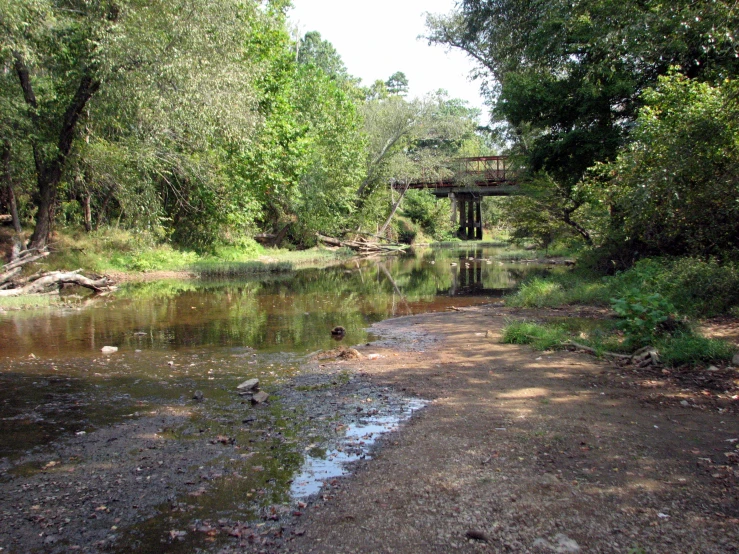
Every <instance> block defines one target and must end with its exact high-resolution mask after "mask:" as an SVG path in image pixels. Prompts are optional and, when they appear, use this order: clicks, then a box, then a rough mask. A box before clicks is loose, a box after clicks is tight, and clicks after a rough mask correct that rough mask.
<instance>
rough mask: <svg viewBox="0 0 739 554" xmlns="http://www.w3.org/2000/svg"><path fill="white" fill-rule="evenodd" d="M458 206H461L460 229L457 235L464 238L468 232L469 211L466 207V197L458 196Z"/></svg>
mask: <svg viewBox="0 0 739 554" xmlns="http://www.w3.org/2000/svg"><path fill="white" fill-rule="evenodd" d="M457 198H458V202H457V203H458V204H459V229H458V230H457V234H458V235H459V236H460V238H462V237H463V236H464V235H465V233H466V232H467V229H466V227H467V209H466V207H465V203H466V200H467V199H466V198H465V197H464V196H461V195H460V196H458V197H457Z"/></svg>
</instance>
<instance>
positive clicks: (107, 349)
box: [100, 346, 118, 354]
mask: <svg viewBox="0 0 739 554" xmlns="http://www.w3.org/2000/svg"><path fill="white" fill-rule="evenodd" d="M100 351H101V352H102V353H103V354H113V353H114V352H118V347H117V346H103V347H102V348H101V349H100Z"/></svg>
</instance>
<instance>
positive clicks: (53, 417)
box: [0, 248, 534, 552]
mask: <svg viewBox="0 0 739 554" xmlns="http://www.w3.org/2000/svg"><path fill="white" fill-rule="evenodd" d="M499 253H500V250H496V249H489V248H478V249H464V250H459V249H435V250H426V251H423V252H418V253H416V254H414V255H409V256H404V257H398V258H390V259H385V260H383V261H365V262H352V263H349V264H346V265H345V266H340V267H333V268H329V269H322V270H305V271H300V272H296V273H294V274H287V275H278V276H272V277H269V278H261V279H249V280H243V281H229V282H208V281H187V282H156V283H146V284H138V285H134V286H130V287H128V288H125V289H123V290H121V291H120V292H119V293H117V294H116V296H115V297H111V298H108V299H104V300H102V301H98V302H92V303H87V304H85V305H83V304H80V305H79V306H76V307H72V308H67V309H64V310H51V311H39V312H6V313H1V314H0V482H8V481H10V482H12V481H13V480H14V479H22V478H24V477H26V476H33V475H35V473H36V472H38V471H39V468H40V467H43V465H42V462H40V461H39V460H43V461H45V458H44V456H45V455H46V453H47V452H49V451H50V448H51V449H52V450H56V451H57V452H61V450H59V448H60V447H59V446H58V445H59V444H61V443H60V442H59V441H60V440H61V441H64V439H65V437H72V438H75V440H81V438H84V437H85V436H87V435H90V434H93V433H94V432H95V431H96V430H101V429H107V428H110V426H111V425H114V424H116V425H118V424H124V422H127V421H134V420H139V419H141V418H146V417H147V415H148V414H152V413H154V411H156V410H161V409H162V407H172V408H173V409H187V410H190V412H189V416H188V417H187V418H184V419H183V421H182V422H181V423H180V424H179V426H177V427H175V428H172V429H170V430H166V432H165V433H162V436H164V435H166V434H167V433H169V434H170V435H171V437H170V438H172V437H174V438H176V439H177V440H178V441H182V443H183V445H185V443H188V442H189V443H192V442H193V441H194V440H195V439H198V440H199V439H200V438H208V439H209V443H220V442H224V441H228V444H227V446H228V447H229V448H230V447H231V446H233V448H239V445H243V446H242V447H241V448H242V449H241V450H239V452H240V454H238V456H236V454H234V453H232V454H230V456H234V457H233V458H232V457H229V458H228V460H230V461H227V462H226V463H225V466H224V467H226V469H223V468H221V470H219V471H218V472H216V474H218V475H222V474H223V473H224V472H225V473H233V474H237V473H241V474H244V473H248V472H249V471H251V470H253V468H254V467H259V468H261V469H260V470H259V472H258V475H257V474H254V473H253V472H252V474H253V475H255V476H256V477H254V478H255V479H256V481H253V482H252V481H250V480H247V481H244V482H243V485H242V486H241V487H240V488H236V489H235V488H234V486H233V484H232V483H230V484H229V483H225V482H221V483H220V484H218V483H216V484H215V485H214V486H213V487H211V489H209V492H208V493H207V494H206V493H203V494H199V495H197V500H192V499H191V500H190V504H188V505H187V506H188V508H187V510H184V512H187V513H185V514H184V515H183V516H182V517H181V518H180V520H179V521H174V520H173V517H172V516H171V515H168V516H167V518H164V516H163V515H157V513H155V512H151V513H144V514H141V515H140V516H139V517H138V520H143V521H145V523H143V524H137V525H136V526H133V527H132V528H130V529H129V530H128V533H129V538H130V537H134V538H135V542H136V544H138V545H140V547H139V548H137V549H136V551H139V552H148V551H152V552H154V551H157V552H158V551H171V552H175V551H183V552H186V551H191V549H192V548H193V543H192V542H191V540H190V539H189V538H188V539H187V540H183V539H182V537H179V536H175V537H174V538H172V537H169V539H168V540H169V541H170V542H171V544H170V545H169V546H168V547H167V548H164V547H163V546H162V544H161V541H160V538H161V536H162V533H165V532H166V529H168V528H171V527H173V526H175V527H176V526H177V525H179V526H180V527H184V526H185V525H187V524H189V523H191V522H192V520H193V517H195V515H197V514H200V515H201V516H203V517H204V514H207V513H213V512H218V513H220V514H225V515H227V516H229V517H238V518H241V519H244V520H248V519H249V518H254V517H256V516H257V515H258V514H259V513H260V512H259V510H260V509H264V507H265V506H268V505H273V504H275V503H280V502H281V503H283V504H284V503H285V502H289V499H290V493H291V483H292V495H293V497H300V496H304V495H306V494H310V493H312V492H315V491H316V490H318V487H319V486H320V482H321V479H322V478H325V477H329V476H330V475H329V473H330V472H333V474H341V473H342V471H343V469H341V467H340V462H343V461H351V460H353V459H357V458H359V457H364V456H366V455H367V450H366V448H359V449H354V451H353V453H349V454H347V452H349V451H350V450H351V449H348V450H347V448H345V447H346V444H348V443H346V441H350V442H351V441H352V440H355V439H356V437H354V434H357V433H359V434H360V438H361V437H363V439H362V440H355V442H356V443H357V444H359V443H361V444H362V445H365V446H367V447H368V446H369V445H371V444H372V442H374V440H375V438H376V437H377V436H378V435H379V434H381V433H382V432H384V430H390V429H392V428H394V426H395V425H396V424H397V422H399V421H401V420H402V419H403V418H404V417H407V415H408V413H409V412H408V406H409V405H410V406H412V405H413V403H412V402H411V401H410V400H409V399H403V398H400V397H396V396H393V394H392V393H388V392H387V391H385V392H382V391H375V390H371V389H368V388H366V387H365V385H363V384H361V383H357V382H354V381H353V378H351V379H349V378H348V377H347V376H344V375H340V376H338V377H337V376H329V377H326V378H323V380H321V379H322V378H320V377H319V378H317V379H318V380H317V381H315V382H314V381H310V379H312V378H313V377H307V376H301V369H300V368H301V364H302V363H303V362H304V361H305V360H306V359H308V357H309V356H310V354H311V353H315V352H316V351H319V350H328V349H331V348H334V347H336V346H337V343H336V341H335V340H333V339H332V337H331V333H330V330H331V329H332V328H333V327H334V326H336V325H341V326H343V327H344V328H345V329H346V335H345V337H344V339H343V343H342V344H344V345H347V346H349V345H353V344H359V343H365V342H368V341H371V340H372V339H373V337H372V336H371V335H369V334H368V332H367V328H368V326H369V325H370V324H371V323H373V322H376V321H380V320H382V319H386V318H388V317H393V316H400V315H408V314H417V313H422V312H429V311H442V310H446V309H448V308H449V307H451V306H468V305H473V304H478V303H485V302H490V301H494V300H496V299H497V298H499V297H501V296H502V295H503V294H505V293H506V292H507V291H510V290H511V289H512V288H513V287H515V286H516V283H517V282H519V280H520V279H521V278H522V277H523V276H524V275H525V274H526V273H527V272H528V271H530V270H531V269H534V268H533V266H526V265H525V264H503V263H501V262H499V261H497V260H496V259H495V256H496V255H497V254H499ZM103 346H115V347H118V351H117V352H115V353H113V354H109V355H105V354H103V353H102V352H101V348H102V347H103ZM252 377H257V378H259V379H260V381H261V383H262V388H263V389H266V390H267V391H269V392H271V393H273V395H274V396H273V397H274V398H275V399H276V400H275V401H274V402H273V404H272V405H271V407H270V408H269V411H265V412H255V415H253V416H252V415H248V414H247V412H246V411H245V410H247V409H248V407H245V406H244V404H245V402H244V401H243V399H241V398H239V397H238V396H237V395H235V391H234V389H235V386H236V385H237V384H238V383H239V382H241V381H242V380H244V379H246V378H252ZM301 379H302V380H301ZM306 379H308V381H306ZM296 383H302V385H299V386H297V387H296V385H295V384H296ZM289 387H293V388H292V389H290V390H292V391H293V394H292V396H290V395H286V394H282V395H281V393H280V391H281V390H283V389H285V390H287V389H286V388H289ZM326 387H328V388H331V387H335V389H333V390H335V391H336V394H337V396H338V395H343V396H342V398H348V399H349V400H348V401H342V402H341V403H337V402H334V400H335V398H333V397H331V394H332V393H331V392H325V390H326ZM342 387H343V388H342ZM195 391H200V392H202V395H203V397H204V398H205V401H204V402H202V403H195V402H194V401H193V395H194V393H195ZM296 391H297V392H296ZM321 391H324V392H321ZM298 392H299V393H300V394H302V395H303V397H304V398H298V397H297V396H296V394H297V393H298ZM314 393H315V394H324V393H325V394H326V395H327V397H326V398H323V400H321V402H324V403H332V406H333V407H332V410H333V411H331V413H330V414H328V412H327V414H328V415H327V414H323V413H321V412H318V411H316V410H317V409H318V408H316V405H315V398H314V397H311V396H310V395H311V394H314ZM354 397H357V398H362V399H363V400H362V402H370V401H372V402H374V404H373V405H376V408H375V409H373V411H372V412H370V413H375V416H374V418H373V417H367V418H363V419H362V420H359V419H357V418H355V419H354V420H350V419H346V418H344V419H342V417H344V415H342V410H345V411H347V410H348V411H350V412H352V413H356V411H355V410H357V409H359V408H361V407H362V406H363V407H364V408H367V405H365V404H362V405H361V406H360V405H357V406H355V405H354V404H352V398H354ZM406 400H408V402H407V401H406ZM249 413H251V412H249ZM365 413H367V412H365ZM306 414H307V415H306ZM242 419H243V421H242ZM307 422H310V423H307ZM317 422H321V423H317ZM240 425H241V426H240ZM275 429H279V431H277V432H275ZM336 429H343V434H342V433H339V435H341V436H333V435H335V434H336V433H335V432H334V431H335V430H336ZM327 434H330V435H332V440H333V441H334V442H333V443H330V444H328V443H327V442H326V441H327ZM265 437H267V438H265ZM306 437H307V438H306ZM111 438H112V439H113V440H117V439H115V437H111ZM341 441H344V442H343V443H342V442H341ZM121 442H123V439H122V438H121ZM306 442H308V443H309V444H307V445H306ZM224 443H225V442H224ZM342 444H343V445H344V446H337V445H342ZM186 448H188V447H187V446H183V449H186ZM306 448H307V450H306ZM337 448H338V450H337ZM245 452H248V454H245ZM183 453H184V450H183ZM34 456H35V457H34ZM62 457H63V456H62ZM71 458H74V456H72V457H71ZM345 458H346V459H345ZM197 463H201V461H199V462H197ZM202 463H203V464H205V463H206V462H204V461H202ZM216 465H217V464H216ZM301 468H302V469H301ZM200 469H202V467H201V468H200ZM216 481H218V480H217V479H216ZM255 491H256V492H255ZM253 494H255V495H261V497H260V498H250V497H252V495H253ZM237 497H238V498H237ZM248 498H249V499H248ZM162 513H163V512H162ZM124 519H125V517H124ZM170 530H171V529H170ZM183 536H184V535H183ZM111 540H113V539H111ZM127 544H133V543H130V542H129V543H127ZM151 544H154V545H155V547H154V548H153V549H151V548H147V546H146V545H151ZM125 549H126V547H124V550H125ZM11 551H12V550H11Z"/></svg>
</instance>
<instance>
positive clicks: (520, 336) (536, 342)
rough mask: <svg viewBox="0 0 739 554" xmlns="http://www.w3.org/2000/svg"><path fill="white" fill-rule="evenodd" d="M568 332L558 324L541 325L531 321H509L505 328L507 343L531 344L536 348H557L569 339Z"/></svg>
mask: <svg viewBox="0 0 739 554" xmlns="http://www.w3.org/2000/svg"><path fill="white" fill-rule="evenodd" d="M567 338H568V334H567V332H566V331H565V330H564V329H563V328H562V327H560V326H558V325H540V324H538V323H532V322H529V321H517V322H513V323H509V324H508V325H506V326H505V328H504V329H503V342H504V343H506V344H530V345H531V346H533V347H534V348H535V349H536V350H556V349H557V348H561V347H562V342H564V341H565V340H567Z"/></svg>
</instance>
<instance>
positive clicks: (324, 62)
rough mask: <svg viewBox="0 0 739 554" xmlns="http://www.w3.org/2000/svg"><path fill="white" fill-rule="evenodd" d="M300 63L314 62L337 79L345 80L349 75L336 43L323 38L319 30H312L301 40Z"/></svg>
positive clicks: (299, 47) (313, 63) (299, 48)
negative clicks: (335, 46) (335, 45)
mask: <svg viewBox="0 0 739 554" xmlns="http://www.w3.org/2000/svg"><path fill="white" fill-rule="evenodd" d="M298 63H300V64H312V65H314V66H316V67H317V68H318V69H320V70H321V71H323V72H324V73H325V74H326V75H328V76H329V77H333V78H335V79H340V80H344V79H347V78H348V76H349V75H348V73H347V71H346V66H345V65H344V61H343V60H342V59H341V56H340V55H339V53H338V52H337V51H336V48H334V45H333V44H331V43H330V42H329V41H327V40H323V39H322V38H321V33H319V32H318V31H310V32H308V33H306V34H305V36H304V37H303V38H302V39H301V40H300V43H299V45H298Z"/></svg>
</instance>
